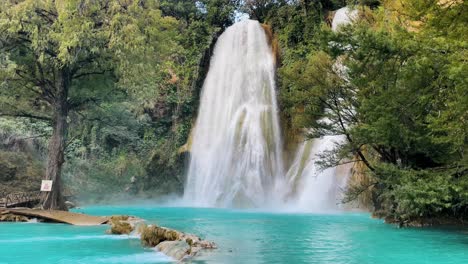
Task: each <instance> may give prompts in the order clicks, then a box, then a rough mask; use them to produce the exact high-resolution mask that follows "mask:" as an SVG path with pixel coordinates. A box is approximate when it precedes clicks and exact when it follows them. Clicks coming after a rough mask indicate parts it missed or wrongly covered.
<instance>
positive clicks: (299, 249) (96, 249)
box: [0, 206, 468, 264]
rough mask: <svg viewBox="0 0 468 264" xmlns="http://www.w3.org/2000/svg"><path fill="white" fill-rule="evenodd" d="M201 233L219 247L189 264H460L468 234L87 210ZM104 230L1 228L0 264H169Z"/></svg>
mask: <svg viewBox="0 0 468 264" xmlns="http://www.w3.org/2000/svg"><path fill="white" fill-rule="evenodd" d="M76 211H78V212H84V213H88V214H94V215H112V214H130V215H135V216H138V217H141V218H144V219H146V220H148V222H150V223H156V224H159V225H162V226H167V227H171V228H175V229H178V230H181V231H185V232H190V233H194V234H197V235H201V236H202V237H204V238H206V239H208V240H212V241H215V242H216V243H217V244H218V246H219V249H217V250H213V251H209V252H205V253H204V254H202V255H201V256H199V257H198V258H196V259H195V260H192V262H191V263H288V264H293V263H335V264H345V263H346V264H367V263H369V264H371V263H372V264H402V263H408V264H409V263H411V264H423V263H424V264H428V263H438V264H449V263H450V264H465V263H468V231H467V230H447V229H445V230H443V229H399V228H396V227H394V226H391V225H387V224H384V223H383V222H382V221H381V220H376V219H371V218H370V217H369V215H368V214H365V213H337V214H285V213H268V212H255V211H236V210H226V209H211V208H165V207H155V206H91V207H84V208H82V209H77V210H76ZM105 229H107V227H106V226H98V227H76V226H68V225H62V224H42V223H0V263H171V260H170V259H169V258H167V257H165V256H164V255H162V254H160V253H158V252H155V251H153V250H150V249H144V248H142V247H141V246H140V243H139V240H138V239H137V238H135V237H129V236H111V235H105V234H104V231H105Z"/></svg>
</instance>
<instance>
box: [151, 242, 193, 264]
mask: <svg viewBox="0 0 468 264" xmlns="http://www.w3.org/2000/svg"><path fill="white" fill-rule="evenodd" d="M156 249H158V250H159V251H161V252H162V253H164V254H166V255H167V256H170V257H172V258H174V259H176V260H181V259H183V258H185V257H186V256H190V253H191V246H190V245H189V244H188V243H187V242H185V241H183V240H177V241H164V242H161V243H159V244H158V245H157V246H156Z"/></svg>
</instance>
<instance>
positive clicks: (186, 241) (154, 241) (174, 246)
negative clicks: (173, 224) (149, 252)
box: [137, 225, 216, 260]
mask: <svg viewBox="0 0 468 264" xmlns="http://www.w3.org/2000/svg"><path fill="white" fill-rule="evenodd" d="M137 233H139V234H140V237H141V242H142V244H143V245H144V246H147V247H156V249H158V250H160V251H161V252H163V253H164V254H166V255H168V256H170V257H173V258H175V259H177V260H181V259H183V258H185V257H193V256H195V255H196V254H197V253H198V252H200V251H201V250H204V249H215V248H216V244H215V243H213V242H210V241H206V240H203V239H201V238H199V237H197V236H195V235H192V234H186V233H183V232H179V231H176V230H173V229H169V228H165V227H159V226H156V225H149V226H140V227H139V228H138V230H137Z"/></svg>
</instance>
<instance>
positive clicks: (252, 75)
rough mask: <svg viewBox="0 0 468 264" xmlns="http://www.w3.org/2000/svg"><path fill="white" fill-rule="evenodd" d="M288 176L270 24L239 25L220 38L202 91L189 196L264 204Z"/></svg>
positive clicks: (198, 201) (211, 202)
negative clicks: (267, 31)
mask: <svg viewBox="0 0 468 264" xmlns="http://www.w3.org/2000/svg"><path fill="white" fill-rule="evenodd" d="M283 177H284V169H283V161H282V140H281V135H280V126H279V118H278V106H277V103H276V92H275V64H274V58H273V54H272V50H271V48H270V46H269V45H268V40H267V37H266V34H265V32H264V30H263V28H262V26H261V25H260V24H259V23H258V22H257V21H253V20H245V21H242V22H238V23H236V24H234V25H233V26H231V27H229V28H227V29H226V31H225V32H224V33H223V34H222V35H221V36H220V37H219V39H218V42H217V44H216V47H215V50H214V54H213V57H212V59H211V64H210V70H209V72H208V75H207V77H206V79H205V83H204V85H203V88H202V94H201V100H200V109H199V113H198V117H197V121H196V124H195V128H194V134H193V143H192V146H191V159H190V164H189V169H188V174H187V181H186V187H185V193H184V199H185V200H186V201H187V202H188V203H189V204H192V205H195V206H220V207H231V206H236V207H258V206H263V205H265V204H266V203H267V202H269V201H270V200H272V199H275V198H276V196H280V195H279V194H278V193H277V191H278V190H280V189H281V188H280V187H281V186H283V185H282V184H281V181H282V179H283Z"/></svg>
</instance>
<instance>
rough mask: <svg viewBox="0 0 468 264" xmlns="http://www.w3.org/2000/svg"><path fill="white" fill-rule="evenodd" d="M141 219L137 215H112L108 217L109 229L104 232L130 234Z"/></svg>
mask: <svg viewBox="0 0 468 264" xmlns="http://www.w3.org/2000/svg"><path fill="white" fill-rule="evenodd" d="M142 221H143V220H142V219H140V218H137V217H133V216H128V215H114V216H111V217H110V218H109V224H110V226H111V229H110V230H107V231H106V232H107V233H109V234H114V235H123V234H126V235H128V234H130V233H131V232H132V231H133V230H135V227H136V226H137V224H138V223H140V222H142Z"/></svg>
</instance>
